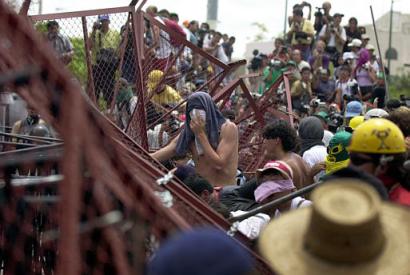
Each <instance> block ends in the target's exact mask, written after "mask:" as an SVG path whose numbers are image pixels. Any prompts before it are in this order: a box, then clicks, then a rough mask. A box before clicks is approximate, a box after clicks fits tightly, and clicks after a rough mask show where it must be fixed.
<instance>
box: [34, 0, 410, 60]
mask: <svg viewBox="0 0 410 275" xmlns="http://www.w3.org/2000/svg"><path fill="white" fill-rule="evenodd" d="M32 1H33V2H36V1H38V0H32ZM285 2H286V0H219V7H218V20H219V23H218V27H217V30H218V31H220V32H222V33H227V34H229V35H234V36H235V37H236V41H237V42H236V44H235V47H234V48H235V52H234V57H237V58H240V57H243V55H244V52H245V45H246V43H248V42H251V41H253V38H254V37H255V34H257V33H258V32H259V31H258V29H257V28H256V27H255V26H252V23H254V22H258V23H262V24H264V25H265V26H266V27H267V29H268V33H267V34H266V40H271V39H272V38H273V37H276V36H277V35H278V34H281V33H283V29H284V20H285ZM300 2H301V1H300V0H299V1H296V0H288V15H290V14H291V9H292V6H293V5H294V4H297V3H300ZM308 2H310V3H311V5H312V7H313V9H314V7H319V6H321V5H322V3H323V0H311V1H308ZM330 2H331V3H332V10H331V13H335V12H339V13H343V14H345V17H344V18H343V21H342V24H346V23H347V21H348V19H349V18H350V17H352V16H354V17H356V18H358V21H359V25H367V24H371V22H372V20H371V15H370V8H369V7H370V5H372V7H373V11H374V14H375V18H376V19H377V18H378V17H380V16H381V15H383V14H385V13H386V12H389V10H390V4H391V1H389V0H333V1H330ZM409 2H410V1H409V0H394V8H393V9H394V11H399V12H402V13H410V5H409ZM129 3H130V0H69V1H61V0H43V13H54V12H67V11H78V10H87V9H99V8H111V7H119V6H126V5H128V4H129ZM148 5H156V6H157V7H158V8H159V9H163V8H165V9H168V10H169V11H170V12H175V13H177V14H178V15H179V18H180V20H181V21H184V20H198V21H200V22H202V21H205V20H206V12H207V0H148V1H147V4H146V6H148ZM313 13H314V10H313V11H312V17H313Z"/></svg>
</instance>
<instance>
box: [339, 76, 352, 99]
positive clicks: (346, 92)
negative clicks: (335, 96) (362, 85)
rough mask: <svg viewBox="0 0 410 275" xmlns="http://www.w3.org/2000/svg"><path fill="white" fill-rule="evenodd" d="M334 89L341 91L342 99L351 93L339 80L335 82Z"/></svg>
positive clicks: (344, 83) (345, 83)
mask: <svg viewBox="0 0 410 275" xmlns="http://www.w3.org/2000/svg"><path fill="white" fill-rule="evenodd" d="M336 89H339V90H341V91H342V97H343V96H344V95H348V96H351V95H352V91H351V89H350V87H349V86H348V85H347V82H340V80H336Z"/></svg>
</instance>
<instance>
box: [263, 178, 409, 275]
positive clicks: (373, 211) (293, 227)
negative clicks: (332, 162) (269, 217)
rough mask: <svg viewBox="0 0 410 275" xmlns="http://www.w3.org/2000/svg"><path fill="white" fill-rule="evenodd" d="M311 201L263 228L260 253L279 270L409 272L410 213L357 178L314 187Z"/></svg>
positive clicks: (296, 271) (334, 272) (309, 272)
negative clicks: (382, 199) (384, 198)
mask: <svg viewBox="0 0 410 275" xmlns="http://www.w3.org/2000/svg"><path fill="white" fill-rule="evenodd" d="M312 198H313V205H312V207H310V208H302V209H298V210H295V211H293V212H290V213H288V214H285V215H283V216H282V217H281V218H279V219H277V220H275V221H273V222H271V223H270V224H269V225H268V226H267V227H266V229H265V231H263V232H262V235H261V237H260V239H259V242H260V243H259V245H260V250H261V253H262V255H263V256H264V257H265V258H266V259H267V260H268V262H269V263H270V265H271V267H272V269H273V270H274V271H276V272H277V273H278V274H292V275H298V274H309V275H311V274H332V275H339V274H340V275H341V274H343V275H344V274H349V275H351V274H372V275H374V274H380V275H381V274H395V275H400V274H409V272H410V211H409V210H408V209H405V208H401V207H400V206H397V205H392V204H388V203H381V201H380V198H379V197H378V195H377V193H376V191H375V190H373V189H372V188H371V187H370V186H368V185H366V184H363V183H362V182H360V181H357V180H353V179H352V180H349V181H348V182H347V181H346V180H335V181H330V182H329V183H325V184H324V185H323V186H321V187H319V188H317V190H315V191H314V193H313V195H312Z"/></svg>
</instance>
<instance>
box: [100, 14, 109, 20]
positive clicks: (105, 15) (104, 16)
mask: <svg viewBox="0 0 410 275" xmlns="http://www.w3.org/2000/svg"><path fill="white" fill-rule="evenodd" d="M98 20H99V21H103V20H108V21H109V20H110V16H109V15H108V14H100V15H98Z"/></svg>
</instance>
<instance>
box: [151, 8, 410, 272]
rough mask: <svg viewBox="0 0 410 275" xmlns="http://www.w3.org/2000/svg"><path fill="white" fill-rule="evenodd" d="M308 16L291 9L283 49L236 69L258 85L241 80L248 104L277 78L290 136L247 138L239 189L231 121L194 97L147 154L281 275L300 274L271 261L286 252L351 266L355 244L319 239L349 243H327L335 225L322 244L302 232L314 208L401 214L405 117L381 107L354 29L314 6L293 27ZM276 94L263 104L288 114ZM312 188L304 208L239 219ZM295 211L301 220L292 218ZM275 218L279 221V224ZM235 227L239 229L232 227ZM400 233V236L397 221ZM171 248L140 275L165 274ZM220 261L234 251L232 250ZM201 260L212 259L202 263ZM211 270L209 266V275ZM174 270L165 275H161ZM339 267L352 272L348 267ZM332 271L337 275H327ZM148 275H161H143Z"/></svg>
mask: <svg viewBox="0 0 410 275" xmlns="http://www.w3.org/2000/svg"><path fill="white" fill-rule="evenodd" d="M308 6H309V5H308V4H307V3H305V2H304V3H302V5H296V6H295V7H294V10H293V14H292V16H290V17H289V25H290V31H289V32H288V34H287V37H286V38H284V39H282V38H278V39H276V40H275V50H274V51H273V52H272V53H271V54H270V55H264V54H260V53H258V52H255V57H254V59H253V60H252V61H251V62H250V65H249V67H248V68H249V70H250V71H252V72H259V73H260V74H261V77H260V78H259V79H257V78H256V79H253V80H256V81H254V82H252V80H251V83H250V84H251V89H252V93H253V94H254V95H255V98H258V97H259V96H261V95H263V94H264V93H265V92H267V91H269V89H270V88H271V87H272V86H273V84H274V83H275V81H276V80H277V79H278V78H279V76H281V75H282V74H284V73H285V74H287V75H288V76H289V79H290V82H291V91H290V95H291V105H292V109H293V113H294V119H295V122H296V123H295V127H294V126H292V125H291V124H290V123H289V122H288V121H285V120H280V119H271V120H268V121H267V125H266V126H265V128H264V129H263V131H262V132H261V133H259V135H260V136H261V138H262V140H263V144H262V146H263V150H262V152H263V158H264V164H263V167H260V169H258V170H257V171H256V173H255V174H253V175H251V176H249V174H248V176H247V177H246V178H244V176H243V174H242V173H241V171H239V170H238V158H239V156H240V154H239V152H238V148H239V138H238V137H239V136H240V133H241V131H240V127H239V126H238V125H235V124H234V123H232V122H231V121H230V119H229V115H231V116H232V115H233V117H235V114H236V113H235V110H234V109H232V110H229V111H230V112H229V111H225V112H223V113H221V112H220V111H219V110H218V109H219V108H218V107H217V106H216V105H215V103H213V102H212V99H211V98H210V96H209V95H208V94H207V93H204V92H197V93H195V94H194V95H191V96H189V97H188V101H187V104H186V110H185V117H186V120H185V124H184V128H183V130H182V131H181V132H180V134H179V135H178V136H177V137H176V138H175V139H173V140H172V141H171V142H170V143H169V144H168V145H167V146H165V147H163V148H161V149H160V150H158V151H156V152H155V153H153V154H152V157H154V158H156V159H158V160H160V161H163V162H164V161H167V160H171V163H172V164H173V165H174V167H175V168H174V170H173V171H174V175H175V176H176V177H177V178H179V179H180V180H181V181H182V182H183V183H184V184H185V185H186V186H187V187H188V188H190V189H191V190H192V191H193V192H194V193H196V194H197V195H198V196H199V197H200V198H201V199H202V200H203V201H204V202H206V203H207V204H208V205H209V206H210V207H212V208H213V209H214V210H215V211H217V212H219V213H220V214H221V215H223V216H225V217H226V218H235V219H237V220H239V222H238V223H237V224H236V229H237V230H238V231H239V232H241V233H242V234H244V235H246V236H247V237H248V238H249V239H251V240H257V241H258V242H259V245H260V249H261V252H262V254H263V255H264V256H265V257H266V259H268V261H269V263H270V264H271V266H272V267H273V268H274V269H275V270H276V271H280V272H283V274H299V272H300V270H299V268H300V267H298V266H297V265H296V266H295V267H293V266H292V267H291V266H289V265H287V264H286V259H285V256H283V257H282V255H281V254H283V255H289V253H288V252H286V249H288V248H287V247H288V246H292V249H288V250H289V251H290V250H292V251H293V250H300V249H302V250H304V252H303V253H308V254H310V253H311V254H314V255H315V256H318V257H319V258H321V260H323V261H324V262H325V264H327V265H329V264H334V263H335V262H340V261H343V262H345V263H349V264H352V263H354V262H361V260H360V259H358V258H355V257H359V256H358V255H359V254H358V252H357V251H356V250H355V245H356V244H350V243H349V241H346V242H345V243H344V244H341V243H340V247H339V246H338V245H339V243H337V245H336V244H335V243H332V241H331V240H328V239H325V238H326V236H330V235H326V234H331V235H332V234H336V235H337V238H339V237H340V239H349V238H350V237H351V235H349V234H350V233H352V232H349V229H347V231H346V235H343V234H344V233H343V234H339V233H335V232H339V231H337V230H341V229H340V228H342V225H341V224H342V222H341V223H339V224H338V223H337V222H335V224H332V226H335V228H334V229H332V230H335V231H332V232H333V233H329V231H328V230H330V229H329V228H328V227H326V226H325V225H324V227H325V228H320V227H321V224H320V222H319V220H318V219H315V220H313V215H318V216H321V215H325V214H323V213H324V212H320V210H319V209H321V208H322V207H325V208H326V211H329V215H331V214H330V212H332V211H335V212H338V211H341V212H343V211H350V212H349V214H347V212H343V214H340V213H332V215H336V216H338V215H342V216H343V217H345V216H346V215H354V213H355V211H356V212H357V213H359V212H360V211H361V210H360V207H358V209H355V208H354V207H353V206H352V205H356V203H359V205H360V204H362V203H364V200H363V199H358V198H357V197H356V196H357V195H358V194H360V193H361V192H364V193H368V194H370V193H371V194H372V196H374V197H376V198H377V200H378V201H382V202H383V204H385V203H386V202H390V203H393V204H394V205H396V206H394V208H395V211H397V212H400V211H403V212H404V213H406V214H405V215H408V214H409V213H408V209H406V210H403V208H400V207H399V206H397V205H405V206H407V207H409V206H410V167H409V162H410V161H409V153H410V132H409V126H410V120H409V119H410V108H408V107H407V106H406V105H405V103H404V102H401V101H400V100H397V99H390V100H388V101H385V97H386V87H385V79H386V78H385V75H384V74H385V73H388V72H387V69H385V68H382V67H381V63H380V60H379V59H378V58H377V57H376V53H375V47H374V46H372V45H371V44H369V37H368V36H366V34H365V33H364V32H363V29H361V28H359V27H358V22H357V19H356V18H351V19H350V20H349V25H348V26H346V27H342V26H341V25H340V24H341V19H342V18H343V16H344V15H343V14H340V13H335V14H333V15H331V14H330V10H331V5H330V3H328V2H325V3H324V4H323V7H322V8H323V12H322V11H321V10H319V11H318V12H317V13H316V14H315V23H314V24H312V23H310V21H309V20H308V19H306V18H304V17H303V15H304V14H303V8H304V7H308ZM283 89H284V87H283V88H281V87H280V88H279V89H277V91H276V93H275V95H276V96H277V97H278V98H280V99H281V100H282V106H281V104H279V106H280V107H279V108H282V109H285V111H290V110H286V108H285V107H284V106H285V103H286V94H285V92H283V91H281V90H283ZM200 111H203V113H202V114H201V112H200ZM254 157H255V158H258V157H259V156H254ZM170 168H172V166H171V167H170ZM353 179H354V180H353ZM317 182H323V183H324V185H323V186H322V187H320V188H318V190H317V191H315V193H314V194H313V196H310V195H309V194H304V195H300V196H295V197H293V198H292V199H290V200H288V201H287V202H285V203H282V204H280V205H279V206H276V207H273V208H271V209H268V210H265V211H261V212H260V213H258V214H255V215H253V216H251V217H247V216H246V213H248V212H249V211H252V210H254V209H255V208H257V207H259V206H261V205H266V204H269V203H270V202H272V201H275V200H277V199H279V198H282V197H284V196H287V195H289V194H292V193H293V192H295V191H297V190H304V188H305V187H307V186H310V185H311V184H314V183H317ZM332 182H336V183H334V184H332ZM349 188H351V189H352V190H350V191H346V192H345V190H344V189H349ZM322 189H323V190H326V191H321V190H322ZM362 189H363V190H362ZM364 189H365V191H364ZM350 192H352V193H350ZM316 194H321V196H319V195H316ZM350 195H351V197H350ZM327 197H330V199H327ZM359 197H360V195H359ZM332 198H334V199H335V201H334V203H336V201H340V205H339V206H340V209H337V210H336V208H338V207H339V206H338V207H336V206H333V205H331V202H330V201H331V199H332ZM356 199H357V200H358V201H361V202H358V201H356ZM299 208H303V209H300V210H298V211H292V210H296V209H299ZM341 209H343V210H341ZM308 211H309V212H308ZM323 211H324V210H323ZM284 213H288V214H287V215H285V216H284V217H283V218H282V217H281V216H282V215H283V214H284ZM307 213H312V220H310V221H309V218H308V217H309V216H308V215H307ZM242 215H244V216H246V218H244V219H240V218H238V217H241V216H242ZM297 216H299V218H302V220H300V221H299V222H300V223H301V225H302V224H305V223H309V222H310V223H311V225H310V227H309V230H310V231H307V232H302V230H305V227H304V226H301V227H300V228H298V225H297V224H296V223H297ZM342 216H340V217H342ZM292 217H294V218H292ZM338 217H339V216H338ZM322 218H323V219H324V220H327V219H328V217H322ZM285 219H286V220H287V221H285ZM346 219H347V218H346ZM290 220H292V222H293V227H292V229H287V227H286V224H285V223H286V222H290ZM326 222H329V221H326ZM316 223H317V224H316ZM324 223H325V221H324ZM404 223H407V227H408V220H407V221H404ZM383 226H385V227H388V225H383ZM337 227H339V229H337ZM280 228H282V229H283V230H289V231H290V232H296V231H298V233H297V235H296V233H295V239H292V238H291V237H290V236H289V237H288V236H287V235H286V233H285V232H284V231H282V232H281V233H282V235H280V234H279V233H277V230H279V231H280ZM312 228H313V229H312ZM316 230H323V231H320V232H322V233H323V234H324V235H325V236H323V235H320V233H318V232H317V231H316ZM351 230H352V231H354V229H351ZM376 230H379V228H376ZM198 232H200V230H199V231H198ZM198 234H199V233H198ZM310 234H312V235H310ZM352 234H354V233H352ZM363 234H364V233H363ZM187 235H189V234H187ZM342 235H343V236H342ZM285 236H286V237H285ZM303 236H304V237H303ZM349 236H350V237H349ZM184 238H185V237H180V240H179V241H180V242H181V243H185V244H186V242H187V241H186V240H184ZM313 238H316V239H313ZM335 238H336V237H335ZM205 239H207V237H205ZM271 239H275V240H276V241H277V242H279V240H281V239H288V243H285V241H283V243H284V246H281V249H282V250H281V249H280V248H278V249H274V248H272V245H271V244H270V243H269V242H270V241H271ZM208 240H210V239H208ZM292 241H295V242H300V243H304V244H305V246H306V247H310V250H306V249H305V248H304V247H305V246H302V245H300V246H299V245H298V244H295V243H293V244H291V243H290V242H292ZM172 242H175V243H174V244H173V245H170V244H166V245H164V250H168V249H170V248H169V246H173V247H174V249H175V250H172V251H173V253H174V254H173V255H174V256H169V257H168V258H167V257H165V256H164V254H163V253H162V251H161V250H160V251H159V253H158V256H157V257H158V258H157V259H155V258H154V260H153V262H152V268H153V269H152V270H157V268H160V267H161V266H163V265H165V262H167V263H168V261H169V259H171V258H172V259H174V260H175V259H178V258H179V257H178V256H175V255H178V254H179V251H181V250H178V249H176V248H175V247H176V246H177V244H176V243H178V241H176V240H173V241H170V243H172ZM281 242H282V241H281ZM346 243H349V244H348V245H347V244H346ZM327 246H329V247H330V249H333V250H335V251H341V252H340V253H339V254H338V253H336V252H335V253H331V250H329V249H327V250H326V248H327ZM358 250H359V249H358ZM369 250H370V249H369ZM232 251H235V249H234V248H232ZM378 251H379V252H378V253H381V252H380V250H378ZM362 252H363V251H362ZM168 253H170V252H169V251H168ZM349 253H350V254H351V255H349ZM366 253H369V255H367V256H366V257H367V258H371V256H370V254H371V251H367V252H366ZM366 253H365V254H366ZM207 256H208V257H209V258H213V254H212V253H208V254H207ZM359 258H360V257H359ZM362 260H363V259H362ZM235 261H239V260H238V259H236V260H235ZM363 261H364V260H363ZM214 262H215V265H216V263H219V261H214ZM222 262H223V261H222ZM309 263H310V262H309V261H307V260H306V259H304V262H303V261H302V260H301V261H300V262H298V263H297V264H299V265H301V266H303V265H309ZM222 264H223V263H221V265H222ZM244 264H245V263H244ZM215 265H212V264H211V265H210V267H209V268H210V270H211V268H219V270H222V269H223V268H228V266H229V264H228V263H226V262H225V263H224V266H218V267H215ZM405 265H406V264H405V262H404V261H401V262H400V264H399V265H397V266H395V267H394V266H388V267H386V268H391V269H392V270H395V268H396V269H397V270H395V271H397V273H400V274H405V273H403V272H404V270H405ZM178 267H179V266H178V265H173V268H178ZM350 267H351V268H354V265H351V266H349V268H350ZM181 268H182V267H181ZM244 268H245V267H244ZM308 268H312V269H310V270H312V271H317V270H320V269H321V268H320V267H319V266H314V265H313V267H311V266H309V267H308ZM245 269H246V268H245ZM158 270H159V269H158ZM219 270H218V271H219ZM232 270H233V269H232ZM329 270H330V269H328V271H329ZM334 270H335V271H338V268H337V265H336V264H335V266H334ZM218 271H216V272H218ZM180 272H181V270H180ZM197 272H198V271H197ZM248 272H250V271H248ZM339 272H341V271H340V270H339ZM212 273H214V271H213V272H212ZM151 274H165V273H161V272H159V271H157V272H154V271H152V273H151ZM175 274H176V273H175ZM220 274H223V273H220ZM241 274H248V273H247V272H243V273H241Z"/></svg>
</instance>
